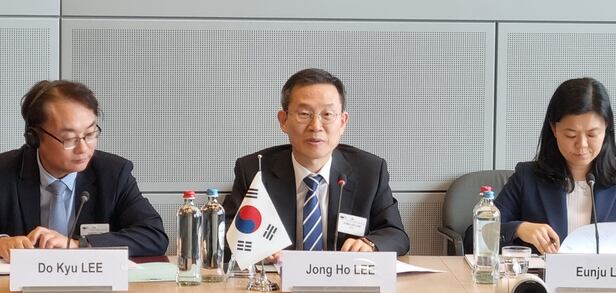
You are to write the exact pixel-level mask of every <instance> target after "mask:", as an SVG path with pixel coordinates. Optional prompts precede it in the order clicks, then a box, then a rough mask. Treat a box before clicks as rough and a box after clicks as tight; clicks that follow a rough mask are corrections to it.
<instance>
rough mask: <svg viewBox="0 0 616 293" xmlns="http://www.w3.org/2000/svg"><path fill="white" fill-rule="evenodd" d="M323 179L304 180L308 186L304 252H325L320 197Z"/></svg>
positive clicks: (309, 178)
mask: <svg viewBox="0 0 616 293" xmlns="http://www.w3.org/2000/svg"><path fill="white" fill-rule="evenodd" d="M321 179H323V177H321V175H316V176H306V177H305V178H304V183H306V186H308V192H307V193H306V198H305V199H304V223H303V230H304V250H318V251H320V250H323V227H322V226H321V225H322V224H321V208H320V207H319V197H318V194H319V192H318V189H319V183H320V182H321Z"/></svg>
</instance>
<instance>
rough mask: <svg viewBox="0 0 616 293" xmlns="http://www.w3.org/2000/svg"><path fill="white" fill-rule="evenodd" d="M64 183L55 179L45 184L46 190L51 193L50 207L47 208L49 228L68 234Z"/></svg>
mask: <svg viewBox="0 0 616 293" xmlns="http://www.w3.org/2000/svg"><path fill="white" fill-rule="evenodd" d="M66 188H67V187H66V184H64V182H62V181H60V180H56V181H54V182H53V183H51V184H49V186H47V190H48V191H49V192H51V193H52V194H53V198H52V199H51V208H50V209H49V229H51V230H55V231H57V232H58V233H61V234H62V235H64V236H66V235H67V234H68V215H67V213H66V203H65V202H66V197H65V196H64V191H65V190H66Z"/></svg>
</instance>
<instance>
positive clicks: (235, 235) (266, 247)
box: [227, 172, 291, 270]
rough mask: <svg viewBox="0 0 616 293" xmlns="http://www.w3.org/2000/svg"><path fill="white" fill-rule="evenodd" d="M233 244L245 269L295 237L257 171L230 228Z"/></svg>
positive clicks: (232, 247) (231, 242) (231, 244)
mask: <svg viewBox="0 0 616 293" xmlns="http://www.w3.org/2000/svg"><path fill="white" fill-rule="evenodd" d="M227 242H228V243H229V248H230V249H231V252H232V253H233V255H234V256H235V260H236V261H237V264H238V265H239V267H240V268H241V269H242V270H243V269H246V268H248V267H249V266H251V265H253V264H255V263H257V262H259V261H261V260H262V259H264V258H266V257H268V256H270V255H272V254H273V253H275V252H278V251H280V250H282V249H284V248H286V247H287V246H289V245H291V239H289V235H288V234H287V231H286V230H285V229H284V225H283V224H282V221H281V220H280V217H279V216H278V213H277V212H276V208H275V207H274V204H273V203H272V200H271V199H270V197H269V194H268V193H267V190H266V189H265V186H263V180H262V179H261V172H257V174H256V175H255V177H254V179H252V183H251V184H250V188H249V189H248V191H247V192H246V195H245V196H244V200H243V201H242V204H241V205H240V208H239V209H238V211H237V214H236V215H235V218H234V219H233V222H231V226H230V227H229V231H228V232H227Z"/></svg>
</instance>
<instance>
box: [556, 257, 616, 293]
mask: <svg viewBox="0 0 616 293" xmlns="http://www.w3.org/2000/svg"><path fill="white" fill-rule="evenodd" d="M545 264H546V270H545V283H546V285H547V287H548V292H556V290H557V289H558V288H602V289H607V288H616V254H577V253H575V254H568V253H557V254H547V255H546V256H545Z"/></svg>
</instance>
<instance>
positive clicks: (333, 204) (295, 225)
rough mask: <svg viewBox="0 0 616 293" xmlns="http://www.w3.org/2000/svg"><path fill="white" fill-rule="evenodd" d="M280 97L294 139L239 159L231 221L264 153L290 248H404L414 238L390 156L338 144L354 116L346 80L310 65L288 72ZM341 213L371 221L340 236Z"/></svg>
mask: <svg viewBox="0 0 616 293" xmlns="http://www.w3.org/2000/svg"><path fill="white" fill-rule="evenodd" d="M281 96H282V97H281V104H282V109H281V110H280V111H279V112H278V122H279V124H280V128H281V129H282V131H283V132H285V133H286V134H287V135H288V137H289V141H290V143H291V144H290V145H281V146H275V147H271V148H267V149H264V150H261V151H259V152H256V153H254V154H251V155H248V156H245V157H243V158H240V159H238V160H237V162H236V165H235V181H234V184H233V190H232V193H231V195H230V196H228V197H227V198H226V199H225V201H224V203H223V205H224V208H225V210H226V211H227V219H226V221H227V223H231V221H232V220H233V218H234V216H235V214H236V213H237V210H238V208H239V206H240V205H241V202H242V199H243V197H244V195H245V194H246V191H247V190H248V188H249V186H250V183H251V181H252V179H253V177H254V176H255V174H256V173H257V171H258V169H259V165H258V164H259V162H258V158H257V155H259V154H261V155H262V156H263V158H262V170H261V171H262V178H263V182H264V185H265V187H266V189H267V191H268V193H269V195H270V197H271V200H272V202H273V204H274V206H275V207H276V211H277V212H278V214H279V216H280V218H281V220H282V222H283V223H284V226H285V229H286V231H287V233H288V234H289V238H290V239H291V241H292V242H293V244H292V245H291V247H289V249H295V250H340V251H395V252H396V253H397V254H398V255H403V254H406V253H407V252H408V251H409V246H410V242H409V238H408V236H407V234H406V233H405V232H404V228H403V226H402V220H401V218H400V212H399V210H398V203H397V201H396V199H394V198H393V196H392V193H391V189H390V187H389V174H388V172H387V165H386V163H385V160H383V159H382V158H379V157H377V156H375V155H372V154H370V153H367V152H365V151H362V150H360V149H357V148H355V147H352V146H348V145H343V144H339V141H340V138H341V136H342V134H343V133H344V130H345V127H346V125H347V123H348V121H349V113H348V112H346V111H345V106H346V100H345V89H344V85H343V84H342V82H341V81H340V80H339V79H338V78H336V77H335V76H333V75H331V74H330V73H328V72H326V71H324V70H320V69H305V70H301V71H299V72H297V73H295V74H294V75H293V76H291V77H290V78H289V80H288V81H287V82H286V84H285V85H284V86H283V88H282V92H281ZM340 179H342V180H340ZM339 181H340V182H339ZM342 181H344V182H342ZM341 186H343V188H342V190H341ZM338 203H340V206H339V205H338ZM339 213H344V214H348V215H351V216H355V217H356V218H359V219H365V224H364V227H363V229H361V231H360V232H359V233H357V234H359V235H352V234H348V233H340V235H339V236H338V237H337V234H336V227H337V226H338V225H344V223H338V214H339ZM356 223H361V221H359V222H356ZM336 238H337V243H334V239H336ZM276 257H277V254H276V255H274V258H276Z"/></svg>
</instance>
